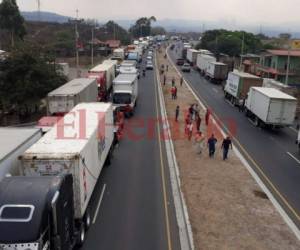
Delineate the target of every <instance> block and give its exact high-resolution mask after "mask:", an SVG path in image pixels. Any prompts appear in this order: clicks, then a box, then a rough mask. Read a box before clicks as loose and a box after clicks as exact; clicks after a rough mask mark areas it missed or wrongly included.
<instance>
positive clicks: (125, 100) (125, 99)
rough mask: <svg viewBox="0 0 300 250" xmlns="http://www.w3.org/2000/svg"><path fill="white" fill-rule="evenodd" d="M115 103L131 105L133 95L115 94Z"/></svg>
mask: <svg viewBox="0 0 300 250" xmlns="http://www.w3.org/2000/svg"><path fill="white" fill-rule="evenodd" d="M113 103H115V104H130V103H131V94H129V93H115V94H114V95H113Z"/></svg>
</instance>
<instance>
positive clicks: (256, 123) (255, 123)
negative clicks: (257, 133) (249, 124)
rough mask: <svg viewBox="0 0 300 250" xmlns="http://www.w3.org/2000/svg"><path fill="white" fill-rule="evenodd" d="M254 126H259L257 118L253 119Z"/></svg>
mask: <svg viewBox="0 0 300 250" xmlns="http://www.w3.org/2000/svg"><path fill="white" fill-rule="evenodd" d="M254 125H255V126H256V127H259V126H260V121H259V118H258V117H255V119H254Z"/></svg>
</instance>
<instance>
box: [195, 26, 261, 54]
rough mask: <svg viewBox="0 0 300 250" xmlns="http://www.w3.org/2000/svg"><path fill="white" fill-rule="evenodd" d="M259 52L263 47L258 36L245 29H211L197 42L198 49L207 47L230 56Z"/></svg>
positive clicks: (216, 52)
mask: <svg viewBox="0 0 300 250" xmlns="http://www.w3.org/2000/svg"><path fill="white" fill-rule="evenodd" d="M242 45H243V48H244V50H243V53H250V52H251V53H257V52H259V51H260V50H261V49H262V43H261V41H260V39H259V38H258V37H256V36H255V35H254V34H252V33H247V32H245V31H227V30H222V29H221V30H209V31H206V32H205V33H204V34H203V36H202V39H201V42H200V43H199V44H197V46H196V48H197V49H200V48H201V49H207V50H210V51H212V52H214V53H215V54H217V55H218V54H219V53H224V54H228V55H230V56H238V55H240V54H241V53H242V51H241V50H242Z"/></svg>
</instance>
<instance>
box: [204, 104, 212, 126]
mask: <svg viewBox="0 0 300 250" xmlns="http://www.w3.org/2000/svg"><path fill="white" fill-rule="evenodd" d="M210 113H211V112H210V109H209V108H208V109H207V110H206V114H205V124H206V126H208V123H209V117H210Z"/></svg>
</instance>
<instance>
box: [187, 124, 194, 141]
mask: <svg viewBox="0 0 300 250" xmlns="http://www.w3.org/2000/svg"><path fill="white" fill-rule="evenodd" d="M193 129H194V124H193V122H191V121H190V123H189V124H188V131H187V132H188V140H189V141H190V140H191V139H192V135H193Z"/></svg>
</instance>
